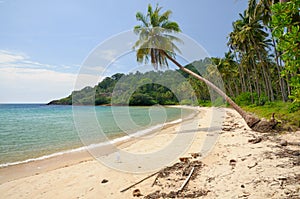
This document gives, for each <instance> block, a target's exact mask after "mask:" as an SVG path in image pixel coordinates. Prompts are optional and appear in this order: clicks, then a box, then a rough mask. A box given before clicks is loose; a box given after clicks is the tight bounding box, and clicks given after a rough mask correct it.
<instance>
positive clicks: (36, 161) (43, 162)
mask: <svg viewBox="0 0 300 199" xmlns="http://www.w3.org/2000/svg"><path fill="white" fill-rule="evenodd" d="M166 107H172V108H181V109H190V110H194V111H195V112H192V113H190V114H188V115H186V116H185V117H184V118H180V119H175V120H173V121H170V122H167V123H166V124H157V125H155V126H152V127H150V128H147V129H143V130H138V131H137V132H136V133H133V134H131V135H126V136H120V137H115V138H113V139H112V140H109V141H106V142H101V143H97V144H91V145H89V146H81V147H78V148H72V149H67V150H63V151H59V152H55V153H51V154H47V155H43V156H40V157H37V158H30V159H26V160H23V161H17V162H8V163H3V164H0V165H1V166H0V185H1V184H2V183H5V182H9V181H12V180H16V179H19V178H23V177H27V176H31V175H37V174H40V173H44V172H47V171H51V170H55V169H59V168H63V167H68V166H71V165H74V164H78V163H81V162H85V161H91V160H93V159H95V158H94V157H93V156H92V155H91V154H90V150H91V149H93V148H99V149H103V150H104V152H103V156H104V155H107V154H110V153H113V151H109V150H111V149H110V147H107V146H109V145H111V144H113V145H115V146H117V147H122V146H128V145H129V144H133V143H135V142H136V141H138V140H135V139H138V138H139V137H143V136H148V135H151V134H153V133H156V132H158V131H160V130H162V129H167V128H171V127H173V126H176V125H179V124H180V123H182V122H184V121H186V120H191V119H193V117H195V116H196V115H197V114H199V110H196V109H195V107H192V106H179V105H170V106H166ZM23 171H25V172H23Z"/></svg>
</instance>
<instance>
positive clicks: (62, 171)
mask: <svg viewBox="0 0 300 199" xmlns="http://www.w3.org/2000/svg"><path fill="white" fill-rule="evenodd" d="M194 109H197V110H198V111H199V112H198V114H197V115H195V116H194V117H193V118H192V119H189V120H185V121H183V122H181V123H179V124H174V125H169V126H166V127H164V128H162V129H160V130H159V131H158V132H155V133H153V134H151V135H148V136H145V137H143V138H136V139H134V140H131V141H128V142H125V143H122V144H118V145H116V146H114V148H113V149H107V150H108V152H109V153H107V154H106V155H103V154H102V155H101V156H100V155H99V156H97V154H99V153H97V150H95V151H93V150H92V151H90V152H87V151H82V152H77V153H74V154H65V155H62V156H57V157H53V158H49V159H46V160H43V161H36V162H32V163H27V164H22V165H17V166H10V167H5V168H1V169H0V193H1V198H14V199H16V198H163V197H164V198H168V197H169V198H171V196H172V194H173V195H174V192H176V191H177V190H178V189H179V188H180V187H181V186H182V183H183V182H184V181H185V180H186V178H187V176H186V175H179V173H180V171H179V170H180V169H181V168H182V169H189V168H190V167H193V168H194V171H193V172H191V170H190V169H189V171H188V172H187V173H188V174H189V173H191V179H190V180H189V181H188V182H187V184H186V186H185V188H184V189H183V191H182V192H181V193H180V194H178V195H177V196H176V195H175V197H177V198H300V185H299V181H300V152H299V150H300V132H293V133H285V134H262V133H257V132H254V131H252V130H251V129H249V128H248V127H247V126H246V124H245V122H244V121H243V119H242V118H241V117H240V116H239V115H238V114H237V113H236V112H235V111H234V110H232V109H228V108H200V107H195V108H194ZM191 154H198V155H199V156H195V157H191ZM182 157H186V161H187V162H184V160H182V159H181V160H182V161H181V162H180V160H179V158H182ZM179 163H180V164H179ZM174 164H177V167H174V166H173V165H174ZM178 165H179V166H178ZM172 166H173V167H172ZM166 168H168V169H169V170H168V171H172V172H167V170H163V169H166ZM174 168H175V170H177V171H174ZM177 168H178V169H177ZM172 169H173V170H172ZM159 171H160V172H159ZM156 172H159V173H158V174H156V175H153V176H152V177H150V178H148V179H146V180H145V181H143V182H141V183H139V184H137V185H136V186H134V187H132V188H130V189H128V190H126V191H124V192H121V191H122V190H124V189H125V188H127V187H129V186H130V185H132V184H134V183H136V182H139V181H140V180H142V179H144V178H145V177H147V176H149V175H151V174H154V173H156ZM175 172H177V174H176V175H174V173H175ZM166 173H167V174H166ZM164 174H166V175H164ZM137 189H138V192H139V193H140V194H138V195H139V196H133V192H134V190H136V191H137ZM187 193H189V195H184V194H187Z"/></svg>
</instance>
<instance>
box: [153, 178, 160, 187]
mask: <svg viewBox="0 0 300 199" xmlns="http://www.w3.org/2000/svg"><path fill="white" fill-rule="evenodd" d="M158 176H159V175H157V176H156V177H155V179H154V181H153V183H152V185H151V187H153V186H154V185H155V183H156V180H157V178H158Z"/></svg>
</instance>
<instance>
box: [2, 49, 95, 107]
mask: <svg viewBox="0 0 300 199" xmlns="http://www.w3.org/2000/svg"><path fill="white" fill-rule="evenodd" d="M56 68H58V67H56V66H54V65H50V64H43V63H40V62H36V61H32V60H30V59H29V57H28V56H26V55H24V54H16V53H12V52H9V51H4V50H0V80H1V83H0V93H1V96H0V103H9V102H20V103H22V102H49V101H50V100H53V99H58V98H62V97H66V96H67V95H69V94H70V93H71V92H72V91H73V90H74V89H76V90H78V89H81V88H83V87H85V86H94V85H96V84H97V82H98V81H99V76H96V75H93V74H81V75H77V74H74V73H66V72H60V71H55V70H54V69H56ZM59 68H63V69H67V68H72V66H67V65H61V66H59Z"/></svg>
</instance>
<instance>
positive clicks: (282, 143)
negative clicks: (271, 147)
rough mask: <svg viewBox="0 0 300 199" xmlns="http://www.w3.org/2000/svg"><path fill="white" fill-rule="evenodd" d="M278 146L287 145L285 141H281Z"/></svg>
mask: <svg viewBox="0 0 300 199" xmlns="http://www.w3.org/2000/svg"><path fill="white" fill-rule="evenodd" d="M279 144H280V146H287V145H288V143H287V141H286V140H281V141H280V143H279Z"/></svg>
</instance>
